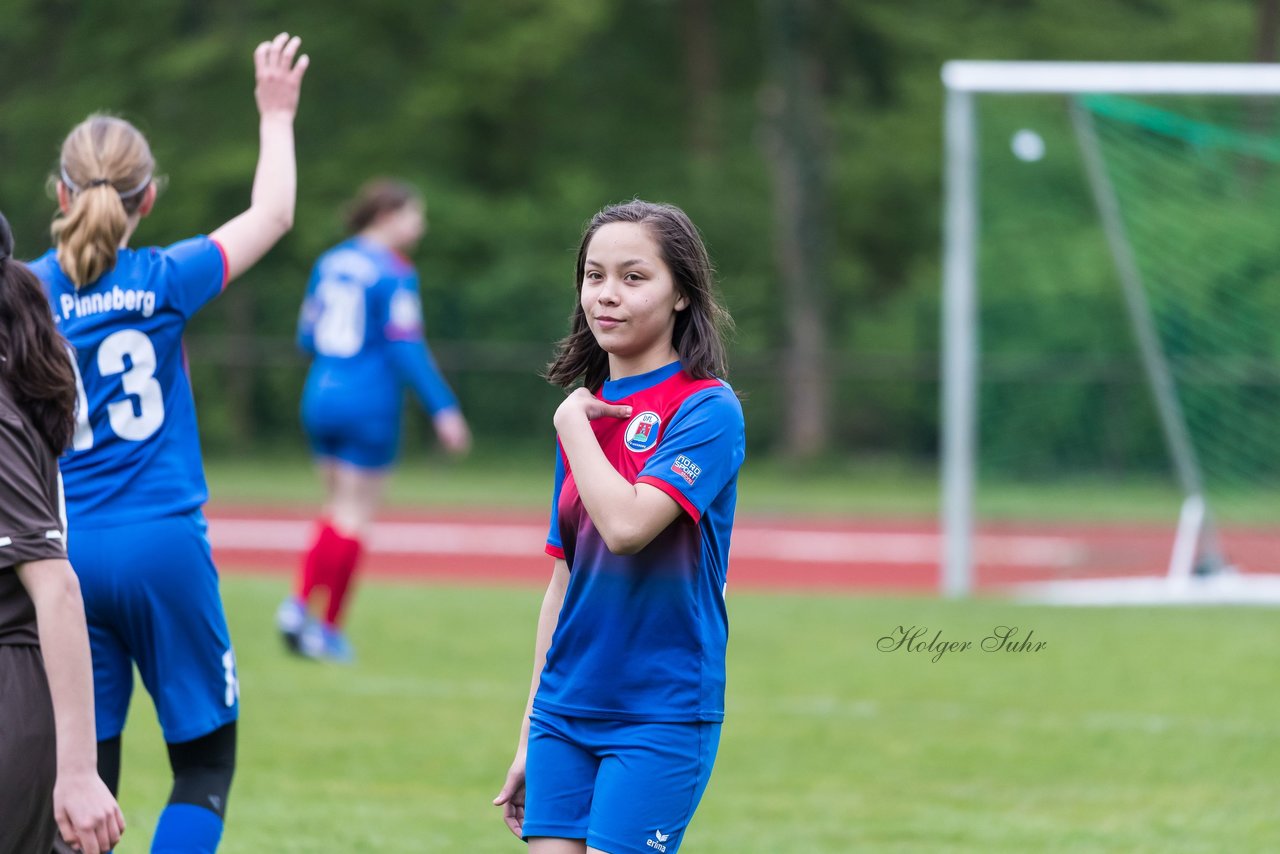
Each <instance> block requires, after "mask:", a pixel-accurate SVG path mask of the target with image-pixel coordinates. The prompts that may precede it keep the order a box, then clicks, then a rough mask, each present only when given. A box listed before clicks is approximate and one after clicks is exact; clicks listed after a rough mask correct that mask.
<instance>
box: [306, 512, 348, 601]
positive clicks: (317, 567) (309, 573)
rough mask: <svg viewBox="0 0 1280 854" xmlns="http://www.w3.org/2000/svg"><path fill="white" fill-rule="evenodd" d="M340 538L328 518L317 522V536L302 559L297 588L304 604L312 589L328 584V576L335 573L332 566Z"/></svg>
mask: <svg viewBox="0 0 1280 854" xmlns="http://www.w3.org/2000/svg"><path fill="white" fill-rule="evenodd" d="M339 539H340V536H339V534H338V532H337V531H335V530H334V529H333V526H332V525H331V524H329V521H328V520H327V519H320V520H319V521H318V522H317V523H316V534H315V538H314V539H313V540H312V542H311V548H310V549H308V550H307V553H306V555H305V556H304V557H303V559H302V567H301V570H300V572H299V573H298V584H297V587H296V588H295V590H296V593H297V597H298V599H299V600H300V601H302V602H303V603H304V604H305V603H306V602H307V601H308V600H309V599H310V598H311V593H312V591H314V590H315V589H316V588H317V587H320V586H324V585H326V584H327V582H328V577H329V576H330V575H332V574H333V573H332V572H331V570H330V567H331V566H332V565H333V562H334V553H335V552H336V551H337V549H338V548H339V545H338V540H339Z"/></svg>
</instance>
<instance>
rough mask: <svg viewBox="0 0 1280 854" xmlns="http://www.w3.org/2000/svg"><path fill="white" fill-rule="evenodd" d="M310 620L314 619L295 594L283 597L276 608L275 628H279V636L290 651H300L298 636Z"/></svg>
mask: <svg viewBox="0 0 1280 854" xmlns="http://www.w3.org/2000/svg"><path fill="white" fill-rule="evenodd" d="M311 622H314V621H313V620H312V619H311V615H310V614H308V613H307V608H306V606H305V605H303V604H302V602H301V600H299V599H298V598H297V597H295V596H290V597H288V598H287V599H285V600H284V601H283V602H281V603H280V607H279V608H277V609H276V628H278V629H279V630H280V637H281V638H283V639H284V645H285V646H286V647H288V648H289V651H290V652H301V650H300V649H299V638H300V637H301V635H302V631H303V629H305V628H306V627H307V624H308V623H311Z"/></svg>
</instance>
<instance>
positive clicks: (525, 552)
mask: <svg viewBox="0 0 1280 854" xmlns="http://www.w3.org/2000/svg"><path fill="white" fill-rule="evenodd" d="M206 512H207V515H208V518H209V534H210V539H211V541H212V543H213V547H214V556H215V558H216V559H217V561H218V565H219V566H220V567H221V568H222V570H223V571H224V572H270V573H291V572H293V571H294V569H295V568H296V566H297V565H298V562H299V559H300V554H301V552H302V551H303V549H305V548H306V546H307V543H308V542H309V539H310V536H311V534H312V524H313V522H312V517H310V516H308V515H307V511H302V510H298V511H290V510H288V509H282V508H279V507H252V506H233V505H227V504H217V505H211V506H210V507H209V508H207V511H206ZM546 524H547V520H546V516H545V514H539V513H530V512H521V511H512V512H499V511H476V512H450V511H435V510H432V511H419V512H407V511H393V512H387V513H386V514H384V515H383V516H382V517H381V518H380V519H379V521H378V522H377V523H376V524H375V526H374V529H373V532H372V534H371V536H370V537H369V538H368V540H367V541H366V544H365V546H366V548H365V556H364V559H363V562H362V565H361V572H362V573H363V574H364V575H366V576H367V577H370V576H371V577H382V578H412V579H422V580H446V581H455V582H470V583H510V582H519V583H527V584H538V585H541V584H545V583H546V581H547V579H548V577H549V576H550V572H551V559H550V558H549V557H547V556H546V555H545V554H544V553H543V551H542V548H543V543H544V542H545V537H546ZM1173 533H1174V532H1173V526H1171V525H1169V526H1160V525H1133V524H1127V525H1100V524H1090V525H1066V524H1049V523H1046V524H1038V525H1030V524H1018V525H1002V526H989V527H985V528H983V529H982V530H981V531H980V532H979V535H978V539H977V546H976V549H977V557H978V567H977V574H976V580H977V586H978V587H979V588H980V589H981V588H986V589H990V588H999V587H1003V586H1006V585H1010V584H1015V583H1020V582H1028V581H1052V580H1061V579H1069V578H1107V577H1116V576H1131V575H1148V576H1159V575H1163V574H1164V572H1165V571H1166V568H1167V566H1168V562H1169V555H1170V552H1171V550H1172V547H1173ZM1223 541H1224V544H1225V547H1226V550H1227V554H1228V557H1229V558H1230V559H1231V561H1232V562H1233V563H1235V564H1236V565H1237V566H1238V567H1239V568H1241V569H1242V570H1243V571H1245V572H1280V526H1277V527H1269V528H1229V529H1226V530H1225V531H1224V532H1223ZM940 548H941V542H940V537H939V534H938V528H937V524H936V523H935V522H934V521H932V520H916V521H910V520H888V521H884V520H861V521H841V520H801V519H795V518H790V517H787V518H767V517H752V516H747V517H740V518H739V519H738V521H737V523H736V525H735V528H734V535H733V546H732V550H731V552H730V563H729V584H730V585H732V586H733V587H735V588H774V589H777V588H782V589H796V590H811V589H814V588H821V589H832V590H875V591H881V592H884V591H901V592H915V593H930V592H933V591H936V590H937V589H938V587H939V579H938V554H939V550H940Z"/></svg>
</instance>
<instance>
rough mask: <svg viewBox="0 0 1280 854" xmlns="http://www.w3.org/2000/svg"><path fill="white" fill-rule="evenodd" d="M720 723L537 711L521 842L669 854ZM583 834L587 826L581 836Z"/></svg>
mask: <svg viewBox="0 0 1280 854" xmlns="http://www.w3.org/2000/svg"><path fill="white" fill-rule="evenodd" d="M719 744H720V724H718V723H708V722H696V721H695V722H679V723H653V722H635V721H613V720H599V719H594V718H574V717H565V716H563V715H556V714H551V713H549V712H545V711H535V712H534V713H533V716H532V718H531V719H530V725H529V754H528V766H527V767H528V776H527V778H526V782H525V812H524V827H523V834H524V838H525V839H526V840H527V839H529V838H530V837H537V836H553V837H558V838H562V839H586V841H587V845H588V846H589V847H591V848H596V849H599V850H600V851H608V852H610V854H624V852H632V851H636V852H649V854H652V852H655V851H656V852H658V854H676V852H677V851H678V850H679V849H680V843H681V842H682V841H683V840H684V831H685V828H686V827H687V826H688V824H689V821H690V819H692V818H693V813H694V810H696V809H697V807H698V801H699V800H701V799H702V793H703V791H704V790H705V789H706V788H707V781H708V780H710V778H711V768H712V766H713V765H714V764H715V758H716V750H717V748H718V747H719ZM588 828H590V829H589V830H588Z"/></svg>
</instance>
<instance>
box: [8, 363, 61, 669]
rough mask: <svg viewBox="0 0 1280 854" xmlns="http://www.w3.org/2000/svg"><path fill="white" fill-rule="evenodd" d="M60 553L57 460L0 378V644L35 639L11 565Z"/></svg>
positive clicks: (27, 602)
mask: <svg viewBox="0 0 1280 854" xmlns="http://www.w3.org/2000/svg"><path fill="white" fill-rule="evenodd" d="M66 556H67V553H66V547H65V544H64V543H63V522H62V503H61V498H60V495H59V487H58V461H57V459H56V458H55V457H54V455H53V452H52V451H50V450H49V445H48V444H47V443H46V442H45V440H44V438H43V437H41V436H40V434H39V433H38V432H37V431H36V428H35V427H34V425H32V423H31V421H30V420H28V418H27V417H26V414H25V413H24V412H23V411H22V410H21V409H19V408H18V405H17V404H16V403H14V401H13V398H12V397H11V396H10V393H9V390H8V388H7V387H6V386H5V385H4V383H2V382H0V644H25V645H31V644H37V643H39V635H38V634H37V632H36V612H35V607H34V606H33V605H32V604H31V597H29V596H28V595H27V591H26V588H24V587H23V586H22V582H21V581H20V580H19V579H18V573H17V572H16V571H15V570H16V568H17V566H18V565H19V564H23V563H27V562H28V561H33V560H48V559H57V558H65V557H66Z"/></svg>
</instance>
